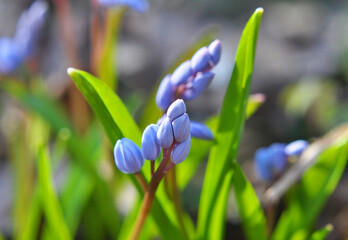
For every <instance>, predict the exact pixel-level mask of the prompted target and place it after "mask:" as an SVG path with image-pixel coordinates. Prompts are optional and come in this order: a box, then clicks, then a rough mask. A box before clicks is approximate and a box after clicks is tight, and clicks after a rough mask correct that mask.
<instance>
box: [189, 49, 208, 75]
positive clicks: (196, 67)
mask: <svg viewBox="0 0 348 240" xmlns="http://www.w3.org/2000/svg"><path fill="white" fill-rule="evenodd" d="M191 67H192V70H193V72H194V73H198V72H203V71H206V70H209V69H210V54H209V50H208V48H207V47H202V48H201V49H199V50H198V51H197V52H196V53H195V54H194V55H193V56H192V58H191Z"/></svg>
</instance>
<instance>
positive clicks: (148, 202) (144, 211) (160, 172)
mask: <svg viewBox="0 0 348 240" xmlns="http://www.w3.org/2000/svg"><path fill="white" fill-rule="evenodd" d="M171 151H172V148H171V149H165V150H163V160H162V162H161V164H160V165H159V167H158V168H157V171H156V172H155V174H154V175H153V176H152V178H151V182H150V184H149V187H148V189H147V191H146V193H145V196H144V200H143V203H142V205H141V208H140V212H139V215H138V218H137V221H136V222H135V225H134V228H133V232H132V235H131V237H130V239H131V240H136V239H138V238H139V236H140V233H141V230H142V228H143V226H144V223H145V220H146V218H147V216H148V215H149V213H150V210H151V207H152V203H153V200H154V198H155V193H156V190H157V187H158V185H159V183H160V182H161V180H162V178H163V177H164V175H165V174H166V171H165V170H166V168H167V165H168V163H169V162H170V153H171Z"/></svg>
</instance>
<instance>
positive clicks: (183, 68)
mask: <svg viewBox="0 0 348 240" xmlns="http://www.w3.org/2000/svg"><path fill="white" fill-rule="evenodd" d="M192 74H193V72H192V69H191V62H190V60H187V61H185V62H183V63H182V64H181V65H180V66H179V67H178V68H177V69H176V70H175V71H174V72H173V74H172V77H171V83H172V84H173V85H174V86H179V85H180V84H183V83H184V82H186V81H187V80H188V78H189V77H191V75H192Z"/></svg>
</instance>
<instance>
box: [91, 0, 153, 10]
mask: <svg viewBox="0 0 348 240" xmlns="http://www.w3.org/2000/svg"><path fill="white" fill-rule="evenodd" d="M98 2H99V4H100V5H102V6H104V7H117V6H127V7H130V8H132V9H134V10H136V11H138V12H145V11H147V10H148V9H149V3H148V2H147V1H146V0H98Z"/></svg>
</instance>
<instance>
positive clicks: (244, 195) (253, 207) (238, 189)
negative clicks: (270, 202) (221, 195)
mask: <svg viewBox="0 0 348 240" xmlns="http://www.w3.org/2000/svg"><path fill="white" fill-rule="evenodd" d="M233 170H234V174H233V178H232V186H233V189H234V194H235V197H236V200H237V206H238V211H239V215H240V218H241V221H242V224H243V228H244V233H245V234H246V236H247V239H249V240H259V239H260V240H262V239H264V240H266V239H268V238H267V232H266V230H267V226H266V218H265V214H264V212H263V209H262V207H261V204H260V201H259V199H258V196H257V195H256V193H255V190H254V188H253V186H252V185H251V183H250V182H249V181H248V179H247V178H246V177H245V175H244V173H243V170H242V169H241V167H240V166H239V164H238V163H234V164H233Z"/></svg>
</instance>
